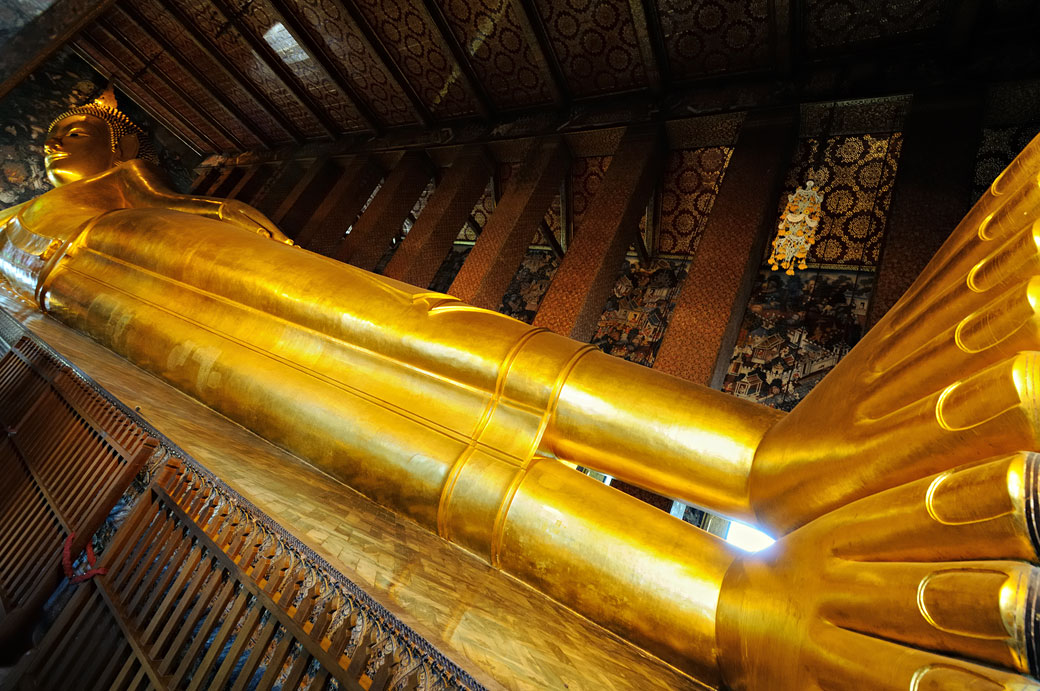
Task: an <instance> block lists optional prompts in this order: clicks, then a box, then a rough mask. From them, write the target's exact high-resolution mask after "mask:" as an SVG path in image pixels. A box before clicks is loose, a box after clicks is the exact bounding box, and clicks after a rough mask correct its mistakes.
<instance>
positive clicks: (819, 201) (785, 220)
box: [769, 180, 823, 276]
mask: <svg viewBox="0 0 1040 691" xmlns="http://www.w3.org/2000/svg"><path fill="white" fill-rule="evenodd" d="M815 187H816V183H814V182H813V181H812V180H809V181H807V182H806V183H805V187H799V188H798V189H797V190H795V191H794V194H790V195H788V196H787V207H786V208H785V209H784V214H783V216H781V217H780V226H779V228H778V230H777V233H776V238H775V239H774V240H773V254H772V256H770V257H769V268H771V269H772V270H773V271H778V270H779V269H780V268H781V267H782V268H784V269H786V270H787V275H788V276H794V266H795V263H796V262H797V265H798V268H799V269H804V268H806V266H805V258H806V256H808V254H809V248H811V247H812V246H813V243H815V242H816V227H817V226H818V225H820V215H821V209H822V207H823V195H822V194H820V192H819V191H818V190H817V189H815Z"/></svg>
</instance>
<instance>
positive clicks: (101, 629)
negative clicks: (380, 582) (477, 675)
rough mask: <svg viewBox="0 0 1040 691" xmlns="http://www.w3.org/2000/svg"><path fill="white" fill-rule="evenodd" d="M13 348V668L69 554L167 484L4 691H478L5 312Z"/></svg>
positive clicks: (4, 383)
mask: <svg viewBox="0 0 1040 691" xmlns="http://www.w3.org/2000/svg"><path fill="white" fill-rule="evenodd" d="M10 343H14V344H15V345H14V346H13V347H12V348H11V349H10V350H9V351H8V352H7V353H6V355H4V356H3V357H2V358H0V424H2V425H3V427H4V429H5V430H6V438H4V439H0V635H4V636H6V639H0V652H2V653H8V657H10V658H13V659H16V658H17V654H20V653H21V651H22V650H23V649H24V648H25V647H26V646H25V645H23V643H25V642H27V640H28V638H29V634H30V633H31V632H32V630H33V628H34V621H35V619H36V615H37V614H38V612H39V611H40V609H41V607H42V606H43V604H44V602H45V601H46V600H47V598H48V597H49V596H50V595H51V594H52V593H53V592H54V590H55V588H56V587H57V586H58V584H59V583H60V581H61V579H62V577H63V575H64V568H63V565H62V552H63V547H64V546H65V543H66V541H68V543H69V551H70V554H71V555H72V556H73V557H75V556H76V555H79V554H80V553H82V552H83V550H84V549H85V546H86V545H87V544H88V541H89V540H90V538H91V536H92V535H93V534H94V533H95V532H96V531H97V529H98V527H99V526H100V525H101V524H102V523H103V522H104V520H105V518H106V516H108V515H109V513H110V511H111V509H112V507H113V506H114V505H115V504H116V503H117V501H118V500H119V499H120V498H121V497H122V496H124V494H125V492H126V489H127V487H128V486H129V485H130V484H131V482H132V480H133V479H134V477H135V476H136V475H137V474H138V473H139V471H140V470H141V469H142V468H144V467H145V466H146V464H147V465H148V467H150V468H156V467H157V466H158V467H160V470H159V471H158V472H157V473H152V474H153V475H154V478H153V479H152V480H151V482H150V483H149V484H148V486H147V487H146V488H145V489H144V492H143V494H141V495H140V496H138V497H137V500H136V503H135V504H134V505H133V509H132V511H130V513H129V516H127V518H126V519H125V520H124V521H123V523H122V525H121V526H119V528H118V529H117V530H116V532H115V535H114V537H113V538H112V540H111V542H110V543H109V544H108V545H107V546H105V548H104V551H103V553H102V555H101V561H100V563H98V564H97V568H98V572H97V573H95V575H94V576H93V577H92V578H90V579H88V580H84V581H83V582H79V583H76V584H75V585H71V587H72V588H74V589H75V590H74V591H73V593H72V595H71V598H70V599H69V600H68V602H67V603H66V604H65V605H64V607H63V608H61V609H60V611H59V612H57V613H56V616H57V618H56V619H55V621H54V623H53V624H52V625H51V626H50V628H49V629H48V630H47V632H46V634H45V635H44V637H43V639H42V641H40V643H39V644H38V645H37V646H36V647H35V648H34V649H33V650H32V651H31V652H30V653H29V654H28V655H25V656H23V657H22V659H21V660H20V662H18V665H17V666H16V667H15V668H14V669H13V670H11V671H10V672H9V673H8V675H7V676H6V677H5V678H4V681H3V683H2V684H0V689H2V690H3V691H8V690H13V689H54V688H76V689H140V688H157V689H165V688H186V689H203V688H207V689H208V688H231V689H272V688H280V689H299V688H305V689H326V688H336V689H344V690H354V691H358V690H364V691H383V690H384V689H394V690H395V691H411V690H416V691H418V690H419V689H422V690H424V691H425V690H427V689H463V690H467V691H468V690H473V691H478V690H479V689H481V688H482V687H481V686H480V684H479V683H477V682H476V681H475V680H473V679H472V678H471V677H470V676H469V675H468V674H466V673H465V672H464V671H462V670H461V669H459V668H458V667H457V666H455V665H454V664H453V663H452V662H451V661H449V660H448V659H447V658H445V657H444V656H443V655H441V654H440V653H439V652H438V651H436V650H435V649H434V648H433V647H432V646H430V645H429V643H427V642H426V641H425V640H423V639H422V638H421V637H419V636H418V635H417V634H415V633H414V632H413V631H412V630H411V629H409V628H408V627H407V626H405V625H404V624H402V623H401V622H400V621H399V620H398V619H397V618H396V617H394V616H393V615H392V614H391V613H390V612H388V611H387V610H386V609H384V608H383V607H382V606H381V605H379V604H378V603H377V602H375V601H374V600H373V599H371V598H370V597H369V596H368V595H366V594H365V593H364V592H362V591H360V590H359V589H358V588H357V586H355V585H354V584H353V583H351V582H350V581H348V580H347V579H346V578H344V577H343V575H342V574H340V573H338V572H337V571H336V570H335V569H333V568H332V567H331V566H330V565H329V564H327V563H326V562H325V561H324V560H323V559H322V558H321V557H319V556H317V555H316V554H314V553H313V552H312V551H311V550H310V549H308V548H307V547H306V546H304V545H302V544H301V543H299V542H298V541H297V540H296V539H295V538H293V537H292V536H291V535H289V534H288V533H286V532H285V531H284V529H282V528H281V527H280V526H278V525H277V524H276V523H274V522H272V521H271V520H270V519H269V518H268V517H267V516H265V515H264V514H263V513H262V512H260V511H259V510H257V509H256V508H255V507H253V506H252V505H251V504H250V503H249V502H248V501H246V500H245V499H243V498H242V497H241V496H239V495H238V494H237V493H236V492H235V491H234V490H232V489H231V488H229V487H227V486H226V485H225V484H224V483H222V482H221V481H220V480H219V479H217V478H215V477H213V476H211V475H209V474H208V472H207V471H205V470H204V469H202V468H201V467H200V466H198V465H197V464H196V463H195V462H194V461H193V460H191V459H190V458H188V457H187V456H185V455H184V453H183V452H182V451H181V450H180V449H178V448H177V447H176V446H175V445H173V444H172V443H171V442H170V441H169V440H168V439H166V438H165V437H163V436H162V435H161V434H160V433H159V432H157V431H156V430H154V429H153V428H152V427H151V426H150V425H148V423H147V422H145V421H144V420H142V419H141V418H140V417H139V416H137V415H136V414H135V413H133V412H132V411H130V410H129V409H127V408H126V407H125V406H123V405H122V404H121V403H119V402H118V401H116V400H115V399H113V398H112V397H111V396H110V395H109V394H107V393H106V392H105V391H104V390H102V389H99V388H97V386H96V385H95V384H93V382H90V381H89V380H88V379H86V378H85V377H83V376H82V375H81V374H79V373H78V372H77V371H76V370H74V369H73V368H72V367H71V366H69V365H68V363H67V362H65V361H64V360H63V359H62V358H61V357H60V356H57V355H56V354H55V353H53V351H50V350H49V349H48V348H47V347H46V346H44V345H42V344H41V343H40V342H39V341H38V340H37V339H36V338H35V337H34V336H32V335H30V334H28V333H27V332H26V331H25V330H24V329H23V328H22V327H21V326H20V325H17V324H16V323H14V322H13V320H11V319H10V318H9V317H7V316H6V315H5V314H2V313H0V344H3V345H6V344H10ZM149 459H151V463H149ZM71 535H74V538H73V539H72V540H69V539H68V538H69V536H71ZM13 659H12V660H11V661H13Z"/></svg>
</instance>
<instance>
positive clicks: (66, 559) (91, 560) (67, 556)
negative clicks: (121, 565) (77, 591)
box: [61, 533, 108, 584]
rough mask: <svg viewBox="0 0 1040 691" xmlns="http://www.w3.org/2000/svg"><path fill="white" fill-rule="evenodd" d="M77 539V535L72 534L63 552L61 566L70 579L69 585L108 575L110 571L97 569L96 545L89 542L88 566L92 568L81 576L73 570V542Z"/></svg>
mask: <svg viewBox="0 0 1040 691" xmlns="http://www.w3.org/2000/svg"><path fill="white" fill-rule="evenodd" d="M75 537H76V533H70V534H69V536H68V537H67V538H65V545H64V547H62V550H61V565H62V567H64V569H65V578H67V579H69V583H72V584H75V583H82V582H83V581H86V580H90V579H91V578H93V577H94V576H103V575H105V574H106V573H108V569H106V568H105V567H101V568H100V569H95V568H94V564H96V563H97V557H95V556H94V545H93V544H91V543H90V542H87V566H88V567H90V568H88V569H87V570H86V571H84V572H83V573H81V574H80V575H78V576H77V575H76V574H75V573H74V572H73V570H72V540H73V539H74V538H75Z"/></svg>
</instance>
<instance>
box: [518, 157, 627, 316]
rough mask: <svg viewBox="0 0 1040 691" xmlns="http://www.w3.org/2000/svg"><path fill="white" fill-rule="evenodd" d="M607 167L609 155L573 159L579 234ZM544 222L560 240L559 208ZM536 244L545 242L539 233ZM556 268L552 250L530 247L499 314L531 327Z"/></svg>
mask: <svg viewBox="0 0 1040 691" xmlns="http://www.w3.org/2000/svg"><path fill="white" fill-rule="evenodd" d="M609 165H610V156H592V157H586V158H576V159H574V161H573V162H572V163H571V223H572V224H573V225H574V232H576V233H577V232H579V229H580V228H581V219H582V217H583V216H584V215H585V213H586V212H587V211H588V210H589V207H590V206H591V205H592V199H593V197H595V196H596V191H597V190H598V189H599V186H600V183H602V182H603V176H604V175H606V172H607V167H608V166H609ZM545 222H546V223H547V224H548V225H549V228H550V229H551V230H552V231H553V233H555V234H556V237H557V238H560V237H562V230H561V225H560V214H559V210H558V209H554V207H550V209H549V211H548V213H547V214H546V217H545ZM535 242H536V243H537V244H542V242H544V240H543V239H542V238H541V233H540V232H539V233H536V234H535ZM558 268H560V261H559V260H558V259H557V258H556V256H555V255H554V254H553V253H552V251H551V250H547V249H541V248H537V247H532V248H530V249H529V250H528V251H527V256H526V257H524V261H523V263H522V264H521V265H520V268H519V269H518V270H517V272H516V275H515V276H514V277H513V280H512V282H511V283H510V284H509V288H508V289H506V293H505V295H504V296H503V297H502V304H501V305H500V306H499V308H498V311H499V312H501V313H502V314H508V315H509V316H510V317H515V318H516V319H519V320H520V321H525V322H527V323H528V324H530V323H531V322H532V321H534V315H535V313H537V312H538V307H539V305H541V304H542V298H543V297H545V292H546V291H547V290H549V283H550V282H552V277H553V276H554V275H555V274H556V269H558Z"/></svg>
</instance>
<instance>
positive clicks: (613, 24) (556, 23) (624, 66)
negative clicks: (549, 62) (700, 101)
mask: <svg viewBox="0 0 1040 691" xmlns="http://www.w3.org/2000/svg"><path fill="white" fill-rule="evenodd" d="M536 4H537V6H538V14H539V18H540V19H541V21H542V22H543V24H544V26H545V31H546V33H547V34H548V35H549V38H550V40H551V41H552V45H553V48H554V49H555V51H556V57H557V59H558V60H559V61H560V66H561V68H562V69H563V71H564V74H565V75H566V77H567V87H568V88H569V89H570V91H571V92H572V93H574V95H575V96H579V97H580V96H593V95H597V94H605V93H611V92H615V91H630V90H633V89H638V88H641V87H645V86H646V84H647V78H646V70H645V69H644V67H643V59H642V56H641V55H640V52H639V42H638V41H637V40H636V29H635V25H634V23H633V21H632V14H631V9H630V7H631V4H630V3H628V2H625V1H624V0H599V1H598V2H597V1H596V0H537V1H536Z"/></svg>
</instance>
